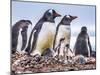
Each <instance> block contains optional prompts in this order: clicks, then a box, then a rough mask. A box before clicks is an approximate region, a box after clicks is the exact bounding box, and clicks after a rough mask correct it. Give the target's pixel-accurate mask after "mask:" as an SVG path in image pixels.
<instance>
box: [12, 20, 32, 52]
mask: <svg viewBox="0 0 100 75" xmlns="http://www.w3.org/2000/svg"><path fill="white" fill-rule="evenodd" d="M30 24H31V25H32V22H31V21H30V20H20V21H18V22H16V23H15V24H14V25H13V26H12V53H15V52H16V50H17V44H18V36H19V31H20V29H22V31H21V34H22V39H23V41H22V42H23V45H22V49H24V48H25V45H26V42H27V28H28V25H30Z"/></svg>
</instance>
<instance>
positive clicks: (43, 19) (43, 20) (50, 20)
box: [40, 17, 55, 23]
mask: <svg viewBox="0 0 100 75" xmlns="http://www.w3.org/2000/svg"><path fill="white" fill-rule="evenodd" d="M40 21H42V22H51V23H55V21H54V19H49V20H48V19H45V18H44V17H42V18H41V19H40Z"/></svg>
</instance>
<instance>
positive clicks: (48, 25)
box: [25, 9, 61, 55]
mask: <svg viewBox="0 0 100 75" xmlns="http://www.w3.org/2000/svg"><path fill="white" fill-rule="evenodd" d="M60 16H61V15H60V14H58V13H57V12H56V11H55V10H54V9H48V10H47V11H46V12H45V13H44V15H43V17H42V18H41V19H40V20H39V21H38V22H37V24H36V25H35V26H34V28H33V30H32V32H31V35H30V39H29V43H28V46H27V48H26V50H25V51H26V52H28V53H29V54H31V55H35V54H39V55H41V54H42V53H43V52H44V50H46V49H47V48H53V41H54V35H55V32H56V25H55V18H56V17H60ZM32 36H33V41H32V45H31V40H32Z"/></svg>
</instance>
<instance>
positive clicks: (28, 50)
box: [25, 19, 44, 53]
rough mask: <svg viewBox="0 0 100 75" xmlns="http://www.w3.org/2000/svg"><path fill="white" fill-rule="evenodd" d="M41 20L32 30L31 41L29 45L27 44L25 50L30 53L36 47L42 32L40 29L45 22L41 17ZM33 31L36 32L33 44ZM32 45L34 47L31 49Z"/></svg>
mask: <svg viewBox="0 0 100 75" xmlns="http://www.w3.org/2000/svg"><path fill="white" fill-rule="evenodd" d="M40 21H41V22H40ZM40 21H39V22H38V23H37V24H36V25H35V27H34V28H33V29H32V31H31V34H30V38H29V42H28V46H27V48H26V50H25V51H26V52H28V53H31V52H32V50H33V49H34V47H35V45H36V41H37V38H38V34H39V32H40V30H41V28H42V24H43V22H44V21H43V19H40ZM33 32H34V39H33V43H32V46H31V40H32V35H33ZM31 47H32V49H31Z"/></svg>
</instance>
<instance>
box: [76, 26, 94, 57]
mask: <svg viewBox="0 0 100 75" xmlns="http://www.w3.org/2000/svg"><path fill="white" fill-rule="evenodd" d="M74 52H75V55H83V56H86V57H90V54H91V52H92V48H91V44H90V40H89V35H88V33H87V27H85V26H83V27H82V28H81V32H80V33H79V35H78V37H77V40H76V43H75V47H74Z"/></svg>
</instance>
